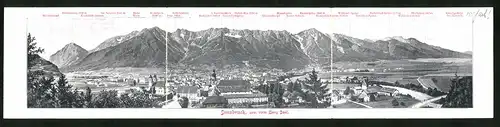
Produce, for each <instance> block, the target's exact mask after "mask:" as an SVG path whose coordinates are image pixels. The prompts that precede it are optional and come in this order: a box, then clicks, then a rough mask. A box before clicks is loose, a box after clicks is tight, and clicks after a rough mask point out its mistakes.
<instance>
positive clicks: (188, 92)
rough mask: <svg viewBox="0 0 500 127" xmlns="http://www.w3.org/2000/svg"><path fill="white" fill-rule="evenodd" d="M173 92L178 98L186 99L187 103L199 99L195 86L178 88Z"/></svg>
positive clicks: (198, 91)
mask: <svg viewBox="0 0 500 127" xmlns="http://www.w3.org/2000/svg"><path fill="white" fill-rule="evenodd" d="M175 92H176V93H177V94H178V95H179V96H180V97H187V98H188V99H189V101H190V102H191V101H198V100H199V99H200V90H199V88H198V87H197V86H179V87H177V89H176V90H175Z"/></svg>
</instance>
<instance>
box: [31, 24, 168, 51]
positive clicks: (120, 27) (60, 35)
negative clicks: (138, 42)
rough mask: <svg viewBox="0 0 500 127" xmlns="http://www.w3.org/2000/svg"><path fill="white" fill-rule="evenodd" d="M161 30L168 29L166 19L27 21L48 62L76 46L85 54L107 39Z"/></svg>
mask: <svg viewBox="0 0 500 127" xmlns="http://www.w3.org/2000/svg"><path fill="white" fill-rule="evenodd" d="M154 26H158V27H159V28H161V29H165V26H166V25H165V20H164V19H152V18H143V19H133V18H120V19H114V18H106V19H85V20H83V19H81V20H76V19H71V18H62V17H61V18H28V21H27V28H26V29H27V31H28V32H29V33H31V35H32V36H35V38H36V40H37V42H38V46H39V47H42V48H44V49H45V52H44V53H43V54H41V56H42V57H43V58H45V59H47V60H49V58H50V55H52V54H54V53H56V52H57V51H58V50H60V49H62V48H63V47H64V46H65V45H66V44H69V43H71V42H74V43H76V44H78V45H80V46H81V47H82V48H84V49H86V50H88V51H89V50H92V49H94V48H95V47H97V46H98V45H99V44H100V43H102V42H104V41H105V40H106V39H108V38H111V37H114V36H118V35H125V34H128V33H130V32H132V31H134V30H138V31H140V30H142V29H144V28H151V27H154Z"/></svg>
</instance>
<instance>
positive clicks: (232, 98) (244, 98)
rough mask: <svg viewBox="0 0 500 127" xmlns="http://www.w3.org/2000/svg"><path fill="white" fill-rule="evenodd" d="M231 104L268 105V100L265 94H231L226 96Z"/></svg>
mask: <svg viewBox="0 0 500 127" xmlns="http://www.w3.org/2000/svg"><path fill="white" fill-rule="evenodd" d="M224 97H225V98H227V100H228V103H229V104H242V103H250V104H262V103H267V101H268V98H267V96H266V95H265V94H263V93H252V94H229V95H225V96H224Z"/></svg>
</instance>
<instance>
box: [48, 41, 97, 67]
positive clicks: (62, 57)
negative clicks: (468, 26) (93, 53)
mask: <svg viewBox="0 0 500 127" xmlns="http://www.w3.org/2000/svg"><path fill="white" fill-rule="evenodd" d="M87 54H88V51H87V50H85V49H84V48H82V47H80V46H79V45H77V44H75V43H69V44H67V45H66V46H64V47H63V48H62V49H61V50H59V51H57V52H56V53H54V54H52V55H51V56H50V61H52V62H53V63H54V64H56V65H57V66H58V67H66V66H70V65H72V64H75V63H78V62H80V61H81V60H82V59H83V58H85V56H87Z"/></svg>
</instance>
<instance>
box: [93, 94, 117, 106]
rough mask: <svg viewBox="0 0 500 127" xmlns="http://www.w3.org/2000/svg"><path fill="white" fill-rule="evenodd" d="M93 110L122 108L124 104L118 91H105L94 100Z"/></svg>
mask: <svg viewBox="0 0 500 127" xmlns="http://www.w3.org/2000/svg"><path fill="white" fill-rule="evenodd" d="M91 103H92V106H91V107H92V108H121V107H122V102H121V100H120V98H119V97H118V91H116V90H108V91H106V90H103V91H100V92H99V93H97V95H96V96H95V97H94V98H92V102H91Z"/></svg>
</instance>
